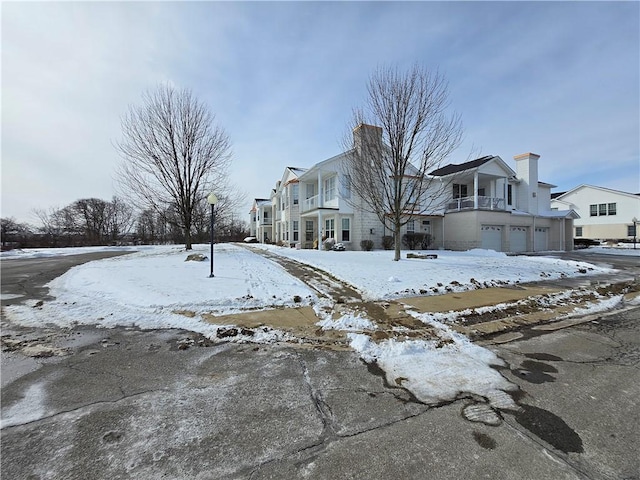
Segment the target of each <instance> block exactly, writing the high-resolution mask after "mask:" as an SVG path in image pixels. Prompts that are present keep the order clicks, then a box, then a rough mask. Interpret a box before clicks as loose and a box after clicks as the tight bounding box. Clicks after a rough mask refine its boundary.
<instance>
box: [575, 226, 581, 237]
mask: <svg viewBox="0 0 640 480" xmlns="http://www.w3.org/2000/svg"><path fill="white" fill-rule="evenodd" d="M581 236H582V227H576V237H581Z"/></svg>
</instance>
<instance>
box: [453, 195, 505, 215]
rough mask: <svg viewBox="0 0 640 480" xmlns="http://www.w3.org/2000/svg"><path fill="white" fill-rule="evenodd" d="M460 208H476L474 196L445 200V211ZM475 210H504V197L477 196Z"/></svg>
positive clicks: (459, 209) (454, 210) (458, 209)
mask: <svg viewBox="0 0 640 480" xmlns="http://www.w3.org/2000/svg"><path fill="white" fill-rule="evenodd" d="M461 210H476V206H475V203H474V197H462V198H453V199H451V200H450V201H449V202H447V206H446V211H447V212H457V211H461ZM477 210H498V211H505V210H506V205H505V201H504V198H498V197H482V196H478V207H477Z"/></svg>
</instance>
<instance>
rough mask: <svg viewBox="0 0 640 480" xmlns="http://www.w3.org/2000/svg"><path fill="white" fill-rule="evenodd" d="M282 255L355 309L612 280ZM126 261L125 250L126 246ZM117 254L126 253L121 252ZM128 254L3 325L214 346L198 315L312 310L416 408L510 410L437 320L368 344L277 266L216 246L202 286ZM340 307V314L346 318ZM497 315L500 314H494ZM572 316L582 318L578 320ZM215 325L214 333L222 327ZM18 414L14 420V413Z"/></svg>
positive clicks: (512, 260)
mask: <svg viewBox="0 0 640 480" xmlns="http://www.w3.org/2000/svg"><path fill="white" fill-rule="evenodd" d="M253 247H256V248H262V249H265V250H268V251H269V252H271V253H275V254H278V255H281V256H285V257H289V258H292V259H295V260H297V261H300V262H303V263H306V264H309V265H312V266H314V267H317V268H320V269H322V270H325V271H327V272H330V273H331V275H333V276H334V277H336V278H338V279H340V280H342V281H344V282H347V283H349V284H351V285H353V286H354V287H355V288H356V289H357V290H358V291H359V292H361V294H362V296H363V298H364V299H365V300H389V299H398V298H400V299H401V298H403V297H407V296H411V295H416V294H423V295H435V294H440V293H445V292H447V291H464V290H470V289H475V288H479V287H480V286H493V285H504V284H515V283H518V282H529V281H536V280H541V279H545V280H548V279H554V278H560V277H567V276H584V275H585V272H586V273H587V274H597V273H611V272H613V270H611V269H607V268H603V267H596V266H594V265H591V264H589V263H586V262H574V261H564V260H559V259H555V258H549V257H541V256H535V257H527V256H507V255H505V254H503V253H496V252H494V251H490V250H478V249H476V250H472V251H469V252H450V251H441V250H439V251H432V252H415V253H433V254H436V255H437V258H435V259H406V253H407V252H403V253H402V260H401V261H399V262H394V261H392V258H393V252H389V251H372V252H359V251H345V252H333V251H317V250H296V249H288V248H279V247H275V246H266V245H256V244H254V245H253ZM209 248H210V247H209V246H208V245H195V246H194V248H193V252H189V253H202V254H203V255H207V256H208V255H209ZM128 249H129V250H131V249H132V248H131V247H128ZM103 250H108V251H113V250H114V249H113V248H101V249H100V248H91V249H55V250H54V249H52V250H43V249H38V250H24V251H20V252H14V253H13V254H11V255H7V254H3V256H2V259H3V261H11V259H12V258H38V257H43V256H51V255H70V254H78V253H88V252H94V251H103ZM122 250H125V251H126V250H127V248H123V249H122ZM137 250H138V251H137V252H135V253H131V254H130V255H124V256H118V257H113V258H108V259H104V260H98V261H93V262H89V263H85V264H83V265H79V266H76V267H74V268H72V269H70V270H69V271H68V272H67V273H65V274H64V275H62V276H61V277H58V278H56V279H55V280H53V281H52V282H50V283H49V284H48V286H49V288H50V294H51V295H52V296H53V297H55V299H54V300H51V301H46V302H44V303H43V304H41V303H38V304H36V303H31V304H28V305H14V306H8V307H5V313H6V315H7V318H9V319H10V320H11V321H12V322H15V323H17V324H21V325H26V326H44V325H51V324H53V325H57V326H60V327H68V326H73V325H76V324H92V325H98V326H102V327H106V328H109V327H114V326H116V325H118V326H137V327H139V328H142V329H158V328H180V329H185V330H191V331H194V332H198V333H201V334H203V335H205V336H207V337H209V338H212V339H217V333H218V331H219V330H220V329H227V328H231V327H232V326H230V325H223V324H219V325H215V324H212V323H209V322H207V321H205V320H204V317H203V315H204V314H208V315H207V317H208V318H211V316H213V318H215V317H216V316H221V315H227V314H233V313H239V312H248V311H255V310H263V309H272V308H282V307H300V306H312V307H313V308H314V310H315V312H316V315H317V316H318V318H319V321H318V322H317V325H318V326H319V327H320V328H322V329H323V330H341V331H345V332H349V333H347V335H348V339H349V341H350V345H351V348H352V349H353V350H354V351H356V352H357V353H358V354H359V355H360V356H361V358H362V359H363V360H365V361H367V362H376V363H377V364H378V366H380V368H382V369H383V370H384V371H385V374H386V378H387V381H388V382H389V384H391V385H397V386H402V387H404V388H406V389H408V390H409V391H411V392H412V393H413V394H414V395H415V396H416V398H418V399H419V400H421V401H423V402H425V403H440V402H445V401H453V400H455V399H456V398H460V396H465V395H468V394H475V395H478V396H480V397H482V398H485V399H486V401H487V402H488V405H489V406H490V407H491V408H495V409H499V408H507V409H508V408H514V407H515V404H513V402H512V400H511V399H510V397H509V396H507V395H506V394H505V392H508V391H510V390H512V389H514V388H515V386H514V385H513V384H511V383H510V382H508V381H507V380H506V379H505V378H504V377H503V376H502V375H501V374H500V373H499V371H498V370H496V369H495V368H493V366H496V365H503V362H502V361H501V360H500V359H499V358H498V357H496V355H495V354H493V353H492V352H491V351H490V350H487V349H485V348H483V347H480V346H478V345H476V344H474V343H472V342H471V341H469V340H468V339H467V338H466V337H464V336H462V335H460V334H458V333H455V332H454V331H452V330H451V329H450V328H449V327H448V326H447V325H445V324H444V323H443V322H444V321H445V320H446V315H447V314H438V315H434V314H432V313H424V314H418V313H415V312H412V311H409V312H408V313H409V314H410V315H413V316H414V317H416V318H417V319H419V320H420V321H421V322H423V323H425V324H427V325H430V326H431V327H432V329H433V331H434V332H435V336H436V337H437V338H434V339H427V340H424V339H408V338H403V336H402V331H403V329H402V328H401V327H397V328H395V329H394V331H395V332H396V333H398V336H397V338H387V339H385V340H383V341H380V342H376V341H374V340H373V339H372V337H371V336H369V335H368V333H371V334H372V335H373V334H374V333H375V331H376V330H377V329H378V326H377V325H376V324H375V323H374V321H375V319H369V318H366V316H364V314H362V313H361V312H359V313H354V312H349V311H348V304H346V305H342V309H341V310H340V312H341V313H340V314H339V315H338V317H339V318H334V317H335V312H331V309H332V307H333V305H332V304H331V301H330V300H329V299H327V298H319V297H318V296H317V295H316V293H315V292H314V291H313V290H312V289H311V288H310V287H308V286H307V285H305V284H304V283H303V282H302V281H300V280H298V279H297V278H294V277H292V276H291V275H289V274H288V273H287V272H286V271H285V270H284V268H283V267H281V266H280V265H278V264H276V263H275V262H273V261H271V260H268V259H267V258H265V257H263V256H261V255H258V254H256V253H253V252H251V251H249V250H247V249H246V248H243V247H241V246H238V245H231V244H217V245H215V253H214V267H215V268H214V270H215V277H213V278H209V273H210V263H209V261H203V262H193V261H185V259H186V256H187V252H186V251H185V250H184V249H183V248H181V247H177V246H153V247H140V248H137ZM616 301H620V300H619V299H612V300H610V302H612V303H607V304H606V305H605V304H598V303H597V302H596V303H594V304H593V305H590V306H587V307H586V308H585V309H583V310H584V311H586V310H597V309H599V308H610V307H611V306H612V305H613V303H614V302H616ZM345 308H346V310H345ZM498 308H499V307H498ZM584 311H581V313H584ZM221 323H223V322H221ZM227 340H229V341H241V342H242V341H251V342H276V341H298V340H297V339H295V338H294V337H293V336H292V335H291V334H289V333H284V332H281V331H278V330H275V329H273V328H271V327H266V326H265V327H259V328H257V329H254V330H252V333H251V334H250V335H249V334H246V333H241V332H239V334H238V335H235V336H233V337H229V338H227ZM18 413H19V412H16V414H18Z"/></svg>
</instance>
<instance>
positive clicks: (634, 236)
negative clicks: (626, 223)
mask: <svg viewBox="0 0 640 480" xmlns="http://www.w3.org/2000/svg"><path fill="white" fill-rule="evenodd" d="M631 221H632V222H633V249H634V250H635V249H636V235H638V230H637V228H638V227H637V226H636V224H637V223H638V219H637V218H636V217H633V218H632V219H631Z"/></svg>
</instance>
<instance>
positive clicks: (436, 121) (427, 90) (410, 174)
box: [345, 65, 462, 261]
mask: <svg viewBox="0 0 640 480" xmlns="http://www.w3.org/2000/svg"><path fill="white" fill-rule="evenodd" d="M367 93H368V95H367V97H366V100H365V104H364V107H362V108H360V109H356V110H354V115H353V119H352V123H351V125H350V127H351V130H352V131H353V132H354V133H355V135H354V137H353V138H355V144H354V141H353V140H351V139H349V140H347V141H345V143H346V145H345V146H346V147H347V148H348V149H349V154H348V155H347V158H348V160H347V161H346V165H345V170H346V172H345V173H346V175H345V178H346V179H347V181H348V183H349V184H350V187H351V189H352V191H353V192H355V193H356V194H357V197H352V198H359V201H360V202H362V205H361V207H362V208H364V209H365V210H368V211H370V212H372V213H374V214H375V215H376V216H377V217H378V218H379V219H380V221H381V222H382V223H383V224H384V225H385V227H386V228H388V229H390V230H391V231H392V232H393V236H394V240H395V254H394V260H396V261H397V260H399V259H400V243H401V242H400V229H401V228H402V226H403V225H405V224H406V223H407V222H408V221H409V220H411V218H412V216H415V215H420V214H424V213H426V212H428V211H430V210H432V209H433V208H435V205H434V202H439V201H440V198H441V197H442V195H439V193H441V191H443V190H442V189H444V188H445V185H442V183H441V182H440V180H435V179H433V178H432V177H430V176H429V175H428V172H430V171H433V170H435V169H437V168H438V167H440V166H441V164H442V162H443V161H444V160H445V159H446V158H447V157H448V156H449V155H450V154H451V153H452V152H453V151H454V150H455V149H456V148H457V147H458V146H459V145H460V143H461V142H462V121H461V118H460V116H459V115H457V114H455V113H452V114H449V113H448V112H447V110H448V107H449V95H448V86H447V83H446V81H445V79H444V77H443V76H442V75H441V74H440V73H438V72H437V71H435V72H432V71H430V70H428V69H426V68H422V67H420V66H417V65H416V66H414V67H413V68H411V69H410V70H409V71H407V72H402V71H399V70H398V69H397V68H391V67H381V68H379V69H377V70H376V71H375V72H374V73H373V75H371V77H370V78H369V83H368V85H367Z"/></svg>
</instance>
